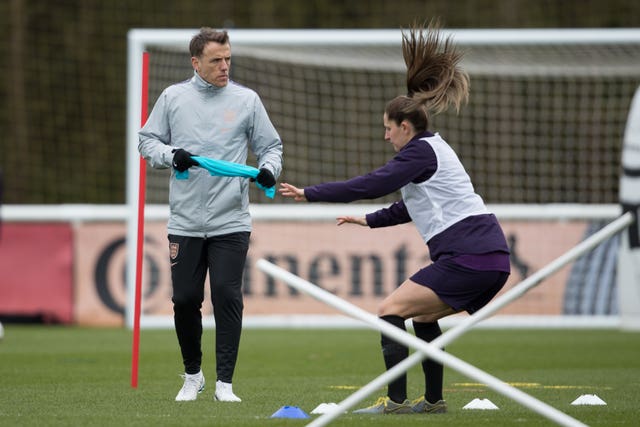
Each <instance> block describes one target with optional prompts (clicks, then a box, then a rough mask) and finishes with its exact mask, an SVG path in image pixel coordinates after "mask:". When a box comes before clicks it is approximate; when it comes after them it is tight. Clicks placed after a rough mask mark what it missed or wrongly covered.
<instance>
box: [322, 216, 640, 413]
mask: <svg viewBox="0 0 640 427" xmlns="http://www.w3.org/2000/svg"><path fill="white" fill-rule="evenodd" d="M633 220H634V218H633V215H632V214H631V212H627V213H626V214H624V215H622V216H621V217H619V218H618V219H616V220H615V221H613V222H611V223H610V224H608V225H606V226H605V227H603V228H602V229H600V230H598V231H597V232H596V233H594V234H592V235H591V236H589V237H588V238H586V239H585V240H583V241H582V242H580V243H579V244H578V245H576V246H574V247H573V248H571V249H570V250H569V251H567V252H565V253H564V254H563V255H561V256H560V257H558V258H556V259H555V260H554V261H552V262H551V263H549V264H547V265H546V266H545V267H543V268H542V269H540V270H538V271H537V272H536V273H534V274H532V275H531V276H529V277H528V278H526V279H525V280H523V281H522V282H520V283H519V284H517V285H515V286H514V287H513V288H511V289H510V290H509V291H507V292H505V293H504V294H502V295H500V296H499V297H497V298H496V299H494V300H493V301H492V302H490V303H489V304H487V305H486V306H484V307H483V308H482V309H480V310H478V311H477V312H475V313H474V314H473V315H471V316H469V317H467V318H465V319H463V320H462V321H461V322H460V323H458V324H457V325H456V326H455V327H453V328H451V329H449V330H448V331H446V332H445V333H443V334H442V335H440V336H439V337H438V338H437V339H435V340H433V341H432V342H431V345H433V346H435V347H438V348H443V347H444V346H446V345H448V344H450V343H451V342H453V341H454V340H455V339H456V338H458V337H459V336H460V335H462V334H463V333H465V332H466V331H468V330H469V329H470V328H471V327H472V326H473V325H475V324H476V323H478V322H480V321H481V320H483V319H486V318H487V317H489V316H490V315H491V314H493V313H495V312H496V311H498V310H500V309H501V308H502V307H504V306H506V305H507V304H509V303H511V302H513V301H514V300H516V299H517V298H519V297H520V296H522V295H523V294H524V293H525V292H527V291H528V290H529V289H531V288H532V287H534V286H537V285H539V284H540V282H542V280H544V279H545V278H547V277H549V276H550V275H551V274H553V273H555V272H556V271H558V270H559V269H561V268H562V267H564V266H565V265H567V264H568V263H570V262H571V261H573V260H575V259H576V258H578V257H579V256H582V255H583V254H585V253H586V252H588V251H590V250H592V249H593V248H594V247H595V246H597V245H598V244H600V243H602V242H603V241H604V240H606V239H608V238H609V237H611V236H613V235H614V234H616V233H618V232H620V231H621V230H623V229H624V228H626V227H628V226H629V225H630V224H631V223H633ZM424 358H425V355H424V354H423V353H420V352H417V353H414V354H412V355H411V356H410V357H407V358H406V359H404V360H403V361H402V362H400V363H398V364H397V365H395V366H394V367H393V368H391V369H389V370H388V371H385V372H384V373H382V374H381V375H380V376H378V377H377V378H375V379H374V380H372V381H371V382H370V383H368V384H366V385H364V386H363V387H361V388H360V389H358V390H357V391H355V392H354V393H352V394H351V395H349V396H348V397H347V398H346V399H344V400H343V401H342V402H340V403H339V404H338V406H336V407H335V408H334V409H335V411H336V413H343V412H344V411H347V410H348V409H349V408H351V407H353V406H354V405H356V404H357V403H358V402H360V401H361V400H363V399H365V398H366V397H367V396H369V395H370V394H371V393H373V392H375V391H376V390H378V389H379V388H380V387H383V386H385V385H387V384H388V383H389V382H391V381H393V380H395V379H396V378H398V377H399V376H400V375H402V374H403V373H404V372H406V371H407V370H409V369H411V367H412V366H413V365H416V364H418V363H420V362H421V361H422V360H423V359H424ZM323 416H324V415H323Z"/></svg>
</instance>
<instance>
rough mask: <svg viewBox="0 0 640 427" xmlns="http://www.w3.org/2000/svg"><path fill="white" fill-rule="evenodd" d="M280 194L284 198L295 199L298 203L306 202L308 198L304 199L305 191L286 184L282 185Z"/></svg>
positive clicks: (279, 190)
mask: <svg viewBox="0 0 640 427" xmlns="http://www.w3.org/2000/svg"><path fill="white" fill-rule="evenodd" d="M278 193H280V195H281V196H284V197H293V200H295V201H296V202H306V201H307V198H306V197H304V189H302V188H298V187H296V186H294V185H291V184H287V183H286V182H282V183H280V188H279V189H278Z"/></svg>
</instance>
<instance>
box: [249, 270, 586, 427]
mask: <svg viewBox="0 0 640 427" xmlns="http://www.w3.org/2000/svg"><path fill="white" fill-rule="evenodd" d="M256 265H257V267H258V268H259V269H261V270H262V271H264V272H265V273H267V274H269V275H270V276H273V277H275V278H276V279H280V280H282V281H284V282H285V283H287V284H288V285H289V286H291V287H293V288H295V289H297V290H298V291H301V292H304V293H305V294H307V295H310V296H312V297H313V298H315V299H317V300H319V301H321V302H323V303H325V304H327V305H329V306H331V307H333V308H335V309H337V310H340V311H342V312H344V313H346V314H347V315H349V316H351V317H354V318H356V319H359V320H362V321H363V322H365V323H368V324H369V325H370V326H372V327H373V328H375V329H377V330H379V331H380V332H381V333H383V334H385V335H387V336H390V337H392V338H393V339H394V340H396V341H398V342H400V343H402V344H404V345H406V346H408V347H412V348H414V349H416V350H418V351H420V352H422V353H424V354H425V355H426V356H428V357H430V358H432V359H434V360H436V361H438V362H440V363H442V364H445V365H447V366H449V367H451V368H453V369H455V370H456V371H458V372H460V373H462V374H463V375H466V376H468V377H469V378H472V379H474V380H476V381H479V382H482V383H484V384H486V385H487V386H488V387H489V388H491V389H493V390H494V391H497V392H498V393H501V394H503V395H504V396H506V397H508V398H509V399H512V400H515V401H517V402H519V403H520V404H522V405H523V406H526V407H528V408H529V409H532V410H533V411H535V412H538V413H539V414H540V415H542V416H544V417H546V418H548V419H550V420H552V421H555V422H556V423H558V424H560V425H563V426H570V427H573V426H584V424H582V423H581V422H580V421H578V420H576V419H574V418H571V417H570V416H568V415H567V414H565V413H563V412H561V411H558V410H557V409H555V408H553V407H551V406H549V405H547V404H546V403H544V402H541V401H539V400H537V399H535V398H534V397H532V396H529V395H528V394H526V393H524V392H522V391H520V390H518V389H517V388H515V387H512V386H510V385H508V384H506V383H504V382H502V381H500V380H499V379H497V378H495V377H493V376H491V375H489V374H488V373H486V372H484V371H482V370H480V369H478V368H476V367H475V366H472V365H470V364H468V363H466V362H464V361H462V360H460V359H458V358H456V357H454V356H452V355H450V354H448V353H445V352H444V351H442V350H440V349H439V348H437V347H435V346H433V345H432V344H429V343H427V342H425V341H422V340H421V339H419V338H416V337H415V336H413V335H411V334H409V333H407V332H406V331H403V330H401V329H399V328H396V327H395V326H393V325H391V324H390V323H388V322H385V321H384V320H382V319H380V318H378V317H377V316H375V315H373V314H371V313H369V312H367V311H365V310H363V309H361V308H359V307H357V306H355V305H353V304H351V303H350V302H348V301H345V300H343V299H342V298H339V297H337V296H336V295H333V294H332V293H330V292H327V291H325V290H324V289H322V288H320V287H318V286H316V285H314V284H313V283H311V282H308V281H306V280H304V279H302V278H300V277H298V276H296V275H294V274H291V273H290V272H288V271H286V270H284V269H282V268H280V267H278V266H277V265H275V264H272V263H270V262H268V261H266V260H264V259H260V260H258V262H257V263H256ZM341 413H342V412H338V411H337V410H333V411H331V412H330V413H327V414H325V415H324V416H322V417H320V418H318V419H316V420H314V421H313V422H311V423H310V424H308V425H309V426H310V427H313V426H316V427H317V426H324V425H326V424H327V423H329V422H330V421H331V420H333V419H335V418H337V417H338V416H340V414H341Z"/></svg>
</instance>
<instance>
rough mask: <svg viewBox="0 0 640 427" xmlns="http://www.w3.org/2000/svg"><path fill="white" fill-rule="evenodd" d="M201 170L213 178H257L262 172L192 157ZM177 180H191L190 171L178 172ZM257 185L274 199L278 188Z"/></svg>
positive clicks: (221, 161)
mask: <svg viewBox="0 0 640 427" xmlns="http://www.w3.org/2000/svg"><path fill="white" fill-rule="evenodd" d="M191 158H192V159H193V160H195V161H196V162H197V163H198V165H200V167H201V168H204V169H206V170H208V171H209V174H211V175H212V176H239V177H242V178H255V177H257V176H258V173H260V171H259V170H258V169H256V168H254V167H251V166H247V165H241V164H240V163H233V162H227V161H226V160H217V159H210V158H208V157H201V156H192V157H191ZM176 179H189V170H188V169H187V170H186V171H184V172H178V171H176ZM256 185H257V186H258V188H260V189H261V190H262V191H264V194H266V195H267V197H268V198H270V199H273V198H274V197H275V195H276V187H275V185H274V186H273V187H269V188H266V187H265V186H263V185H260V184H259V183H258V182H257V181H256Z"/></svg>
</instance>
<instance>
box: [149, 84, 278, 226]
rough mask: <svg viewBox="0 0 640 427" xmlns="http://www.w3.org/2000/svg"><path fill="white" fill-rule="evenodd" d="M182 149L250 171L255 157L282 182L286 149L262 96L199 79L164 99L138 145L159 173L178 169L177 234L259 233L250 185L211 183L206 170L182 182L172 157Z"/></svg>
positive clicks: (174, 184) (173, 200)
mask: <svg viewBox="0 0 640 427" xmlns="http://www.w3.org/2000/svg"><path fill="white" fill-rule="evenodd" d="M176 148H183V149H185V150H187V151H188V152H190V153H191V154H193V155H198V156H205V157H210V158H213V159H219V160H226V161H229V162H235V163H240V164H246V161H247V154H248V151H247V150H248V149H250V150H251V151H252V152H253V153H254V154H255V156H256V159H257V161H258V165H256V166H257V167H258V168H267V169H269V170H270V171H271V172H272V173H273V175H274V176H275V177H276V179H277V178H278V176H279V175H280V172H281V171H282V141H281V140H280V136H279V135H278V132H277V131H276V129H275V128H274V126H273V124H272V123H271V121H270V120H269V116H268V115H267V112H266V110H265V108H264V106H263V104H262V101H261V100H260V97H259V96H258V94H257V93H256V92H254V91H253V90H251V89H249V88H246V87H244V86H241V85H239V84H237V83H235V82H233V81H229V83H228V84H227V85H226V86H225V87H221V88H220V87H216V86H213V85H211V84H209V83H207V82H206V81H205V80H203V79H202V78H201V77H200V76H199V75H198V74H197V73H196V72H194V76H193V77H192V78H191V79H190V80H187V81H184V82H182V83H178V84H175V85H172V86H169V87H168V88H166V89H165V90H164V91H163V92H162V94H161V95H160V97H159V98H158V100H157V101H156V104H155V106H154V107H153V110H152V111H151V114H150V115H149V118H148V120H147V122H146V124H145V125H144V127H143V128H142V129H141V130H140V132H139V143H138V151H140V154H141V155H142V157H144V158H145V159H146V160H147V162H148V163H149V165H150V166H151V167H153V168H157V169H165V168H171V178H170V184H169V206H170V216H169V222H168V224H167V231H168V233H169V234H176V235H181V236H193V237H209V236H216V235H222V234H228V233H235V232H240V231H251V217H250V214H249V180H248V179H247V178H240V177H217V176H211V175H209V173H208V172H207V171H206V170H204V169H203V168H199V167H191V168H190V169H189V179H187V180H177V179H176V178H175V170H174V169H173V168H172V161H173V153H172V152H171V151H172V150H173V149H176ZM250 166H254V165H250Z"/></svg>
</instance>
